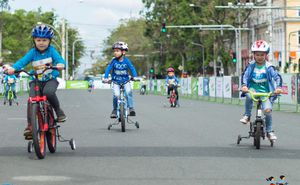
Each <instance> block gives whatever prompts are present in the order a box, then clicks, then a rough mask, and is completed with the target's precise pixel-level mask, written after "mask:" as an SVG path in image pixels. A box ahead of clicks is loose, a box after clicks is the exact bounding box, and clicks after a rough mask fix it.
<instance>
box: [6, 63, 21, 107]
mask: <svg viewBox="0 0 300 185" xmlns="http://www.w3.org/2000/svg"><path fill="white" fill-rule="evenodd" d="M9 67H10V66H9V65H8V64H5V65H3V67H2V68H3V70H4V71H5V70H7V69H8V68H9ZM16 81H17V77H16V76H15V75H14V74H12V75H10V74H8V75H5V77H4V79H3V84H4V90H5V93H4V94H5V97H4V102H3V104H4V105H5V104H6V101H7V100H8V92H9V89H10V87H11V90H12V92H13V95H14V100H15V102H16V104H17V105H18V102H17V94H16Z"/></svg>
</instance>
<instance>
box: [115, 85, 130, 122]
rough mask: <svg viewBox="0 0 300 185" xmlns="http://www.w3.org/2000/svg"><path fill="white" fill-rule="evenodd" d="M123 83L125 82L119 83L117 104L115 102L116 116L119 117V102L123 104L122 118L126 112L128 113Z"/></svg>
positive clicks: (125, 115) (125, 116)
mask: <svg viewBox="0 0 300 185" xmlns="http://www.w3.org/2000/svg"><path fill="white" fill-rule="evenodd" d="M124 85H125V84H121V85H120V96H119V97H118V104H117V118H118V119H120V113H121V111H120V107H121V104H123V105H124V118H127V115H128V114H127V113H128V110H127V95H125V94H126V93H125V89H124Z"/></svg>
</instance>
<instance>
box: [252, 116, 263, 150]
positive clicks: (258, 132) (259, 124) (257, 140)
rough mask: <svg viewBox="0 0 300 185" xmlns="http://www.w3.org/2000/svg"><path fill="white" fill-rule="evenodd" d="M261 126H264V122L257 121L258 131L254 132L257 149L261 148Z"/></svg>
mask: <svg viewBox="0 0 300 185" xmlns="http://www.w3.org/2000/svg"><path fill="white" fill-rule="evenodd" d="M261 126H262V122H260V121H257V122H256V131H255V134H254V143H255V147H256V149H260V137H261Z"/></svg>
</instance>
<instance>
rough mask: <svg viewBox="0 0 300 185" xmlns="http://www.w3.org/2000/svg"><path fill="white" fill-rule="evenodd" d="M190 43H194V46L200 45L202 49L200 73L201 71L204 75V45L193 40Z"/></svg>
mask: <svg viewBox="0 0 300 185" xmlns="http://www.w3.org/2000/svg"><path fill="white" fill-rule="evenodd" d="M192 44H193V45H196V46H200V47H201V49H202V73H203V76H205V69H204V46H203V45H202V44H199V43H195V42H192Z"/></svg>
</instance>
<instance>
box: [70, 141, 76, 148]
mask: <svg viewBox="0 0 300 185" xmlns="http://www.w3.org/2000/svg"><path fill="white" fill-rule="evenodd" d="M69 144H70V146H71V149H72V150H76V144H75V140H74V139H73V138H72V139H71V140H70V141H69Z"/></svg>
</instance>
